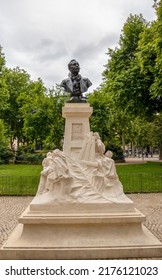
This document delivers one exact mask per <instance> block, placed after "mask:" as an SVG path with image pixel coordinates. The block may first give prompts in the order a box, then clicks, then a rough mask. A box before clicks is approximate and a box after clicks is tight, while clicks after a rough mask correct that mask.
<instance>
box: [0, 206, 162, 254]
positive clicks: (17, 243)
mask: <svg viewBox="0 0 162 280" xmlns="http://www.w3.org/2000/svg"><path fill="white" fill-rule="evenodd" d="M90 204H91V203H85V204H81V205H70V206H69V205H68V204H67V205H62V207H60V205H58V207H57V205H55V211H54V209H53V211H52V209H51V211H50V212H48V211H47V209H48V208H47V207H46V210H45V208H44V207H41V205H40V206H38V205H37V207H36V208H34V207H33V206H34V205H31V206H30V207H29V208H28V209H27V210H26V211H25V212H24V213H23V214H22V216H21V217H20V218H19V225H18V226H17V228H16V229H15V231H14V232H13V234H12V235H11V236H10V238H9V239H8V241H7V242H6V244H5V245H4V247H3V250H2V251H1V253H0V255H1V258H2V259H113V258H118V259H119V258H143V257H146V258H147V257H160V256H161V254H162V245H161V243H160V242H159V241H158V240H157V239H156V238H155V237H154V236H153V235H152V234H151V233H150V232H149V231H148V230H147V229H146V228H145V227H144V226H142V224H141V223H142V222H143V221H144V220H145V216H144V215H143V214H141V213H140V212H139V211H138V210H136V209H134V208H133V206H132V204H131V205H129V203H128V204H127V206H126V205H124V204H123V205H122V204H119V205H116V207H115V204H113V203H110V204H107V203H104V204H103V203H96V204H93V205H90ZM57 208H58V209H57ZM32 209H33V210H32ZM34 209H35V210H34ZM88 209H90V211H88ZM49 210H50V206H49Z"/></svg>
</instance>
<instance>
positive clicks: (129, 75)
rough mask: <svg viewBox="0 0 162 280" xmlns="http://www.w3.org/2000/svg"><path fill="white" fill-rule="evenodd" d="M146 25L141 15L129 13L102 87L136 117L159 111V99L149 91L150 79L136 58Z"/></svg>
mask: <svg viewBox="0 0 162 280" xmlns="http://www.w3.org/2000/svg"><path fill="white" fill-rule="evenodd" d="M146 27H147V23H146V21H145V20H144V19H143V17H142V15H140V16H137V15H135V16H133V15H130V17H129V18H128V20H127V21H126V23H125V24H124V27H123V30H122V34H121V36H120V41H119V47H118V48H115V50H112V49H109V51H108V55H109V60H108V63H107V65H106V69H105V71H104V72H103V77H104V82H103V85H102V88H103V90H104V91H107V92H109V94H110V95H112V98H113V99H114V101H115V103H116V105H117V107H120V108H121V109H123V110H127V111H128V112H129V111H131V113H132V114H134V115H135V116H138V115H141V116H144V115H145V116H146V115H148V116H149V115H152V114H153V112H155V111H156V102H154V100H153V98H152V95H151V94H150V92H149V88H150V81H149V79H148V77H146V75H145V73H143V72H142V71H141V67H140V65H139V63H138V59H137V51H138V44H139V40H140V36H141V34H142V32H143V31H144V30H145V28H146ZM151 82H152V81H151Z"/></svg>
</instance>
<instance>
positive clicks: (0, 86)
mask: <svg viewBox="0 0 162 280" xmlns="http://www.w3.org/2000/svg"><path fill="white" fill-rule="evenodd" d="M5 63H6V61H5V56H4V54H3V52H2V47H1V45H0V117H2V114H3V112H4V110H5V108H6V107H7V101H8V90H7V86H6V81H5V70H6V66H5Z"/></svg>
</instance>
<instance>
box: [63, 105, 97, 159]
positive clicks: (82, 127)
mask: <svg viewBox="0 0 162 280" xmlns="http://www.w3.org/2000/svg"><path fill="white" fill-rule="evenodd" d="M92 111H93V109H92V107H90V105H89V104H88V103H66V104H65V106H64V107H63V108H62V115H63V117H64V118H65V119H66V122H65V134H64V145H63V152H64V153H65V154H66V155H70V156H73V157H76V156H77V155H78V154H79V152H80V150H81V148H82V146H83V141H84V136H85V134H88V133H89V132H90V127H89V117H90V116H91V114H92Z"/></svg>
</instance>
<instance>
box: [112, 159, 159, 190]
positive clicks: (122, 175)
mask: <svg viewBox="0 0 162 280" xmlns="http://www.w3.org/2000/svg"><path fill="white" fill-rule="evenodd" d="M116 169H117V173H118V175H119V179H120V180H121V182H122V184H123V188H124V191H125V192H128V193H130V192H162V162H147V163H143V164H126V165H125V164H123V165H117V166H116Z"/></svg>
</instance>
